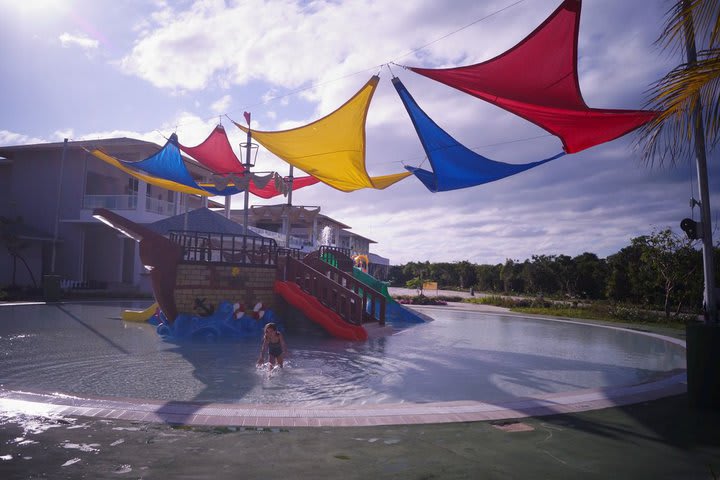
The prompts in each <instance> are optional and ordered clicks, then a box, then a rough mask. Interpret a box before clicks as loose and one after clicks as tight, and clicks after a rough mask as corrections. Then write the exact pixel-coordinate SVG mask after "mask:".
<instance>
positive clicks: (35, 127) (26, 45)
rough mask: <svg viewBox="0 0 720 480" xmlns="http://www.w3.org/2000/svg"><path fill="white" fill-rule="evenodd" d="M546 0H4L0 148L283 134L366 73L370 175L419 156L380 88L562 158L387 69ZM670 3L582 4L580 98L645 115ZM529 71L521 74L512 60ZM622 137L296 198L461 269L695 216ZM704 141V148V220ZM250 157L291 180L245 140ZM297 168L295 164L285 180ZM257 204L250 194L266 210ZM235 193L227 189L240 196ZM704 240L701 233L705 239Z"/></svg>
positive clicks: (495, 41)
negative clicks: (493, 168)
mask: <svg viewBox="0 0 720 480" xmlns="http://www.w3.org/2000/svg"><path fill="white" fill-rule="evenodd" d="M560 3H561V1H560V0H521V1H517V0H485V1H482V2H478V1H476V0H454V1H453V2H438V1H434V0H406V1H403V2H387V1H386V0H352V1H342V0H318V1H313V0H311V1H299V0H298V1H293V0H272V1H270V0H267V1H264V0H236V1H231V0H225V1H222V0H198V1H191V0H178V1H164V0H132V1H123V2H118V1H110V0H24V1H16V0H0V58H2V59H3V61H2V62H0V88H1V89H2V92H3V95H2V98H3V101H2V108H0V145H21V144H30V143H39V142H57V141H62V139H63V138H68V139H70V140H71V141H72V140H92V139H100V138H108V137H132V138H138V139H144V140H149V141H153V142H156V143H158V144H159V145H163V144H164V143H165V138H166V137H168V136H169V135H170V134H171V133H173V132H177V134H178V137H179V140H180V143H182V144H183V145H188V146H193V145H197V144H199V143H201V142H202V141H203V140H204V139H205V138H206V137H207V135H209V133H210V132H211V131H212V129H213V127H214V126H215V125H217V124H218V123H222V124H223V125H224V126H225V127H226V130H227V132H228V134H229V137H230V141H231V144H232V145H233V146H234V147H235V149H236V153H238V154H239V152H238V150H239V147H238V145H239V143H240V142H242V141H244V140H245V139H244V134H242V133H241V132H240V130H239V129H237V128H236V127H235V126H234V125H232V123H231V121H230V119H232V120H235V121H237V122H238V123H244V120H243V112H244V111H249V112H251V114H252V119H253V123H252V127H253V128H254V129H258V130H282V129H287V128H292V127H295V126H300V125H304V124H307V123H310V122H312V121H314V120H317V119H319V118H321V117H322V116H324V115H327V114H328V113H330V112H332V111H333V110H335V109H337V108H338V107H339V106H341V105H342V104H343V103H344V102H345V101H347V100H348V99H349V98H350V97H352V96H353V95H354V94H355V93H356V92H357V91H358V90H359V89H360V88H361V87H362V86H363V85H364V84H365V83H366V82H367V81H368V80H369V79H370V77H371V76H372V75H375V74H378V73H379V75H380V83H379V86H378V89H377V91H376V93H375V96H374V97H373V101H372V103H371V105H370V110H369V113H368V119H367V125H366V142H367V155H366V165H367V170H368V173H369V174H370V175H371V176H376V175H384V174H390V173H399V172H402V171H404V168H403V167H404V166H405V165H409V166H419V165H421V164H423V162H424V165H423V166H424V167H425V168H427V167H428V164H427V160H426V159H425V155H424V152H423V150H422V146H421V144H420V141H419V140H418V137H417V135H416V133H415V131H414V129H413V127H412V123H411V121H410V119H409V117H408V116H407V113H406V112H405V109H404V107H403V105H402V103H401V101H400V99H399V97H398V95H397V93H396V92H395V90H394V88H393V87H392V83H391V78H392V76H393V75H396V76H398V77H399V78H400V79H401V80H402V82H403V83H404V84H405V86H406V87H407V89H408V90H409V92H410V93H411V94H412V95H413V97H414V98H415V100H416V101H417V102H418V104H419V105H420V107H421V108H422V109H423V110H424V111H425V112H426V113H427V114H428V115H429V116H430V117H431V118H433V120H434V121H435V122H436V123H438V124H439V125H440V126H441V127H442V128H443V129H444V130H446V131H447V132H448V133H449V134H450V135H452V136H453V137H455V138H456V139H457V140H458V141H459V142H460V143H462V144H464V145H466V146H467V147H469V148H472V149H473V150H475V151H476V152H478V153H480V154H482V155H484V156H486V157H489V158H491V159H493V160H497V161H501V162H506V163H528V162H532V161H536V160H540V159H543V158H547V157H549V156H552V155H554V154H556V153H559V152H560V151H562V145H561V142H560V140H559V139H558V138H556V137H554V136H552V135H550V134H548V133H547V132H545V131H544V130H542V129H540V128H539V127H537V126H535V125H533V124H531V123H530V122H527V121H525V120H523V119H521V118H519V117H516V116H514V115H512V114H510V113H508V112H506V111H504V110H502V109H500V108H498V107H495V106H492V105H490V104H487V103H485V102H483V101H481V100H479V99H476V98H474V97H471V96H468V95H465V94H463V93H461V92H459V91H457V90H455V89H452V88H449V87H446V86H444V85H441V84H439V83H436V82H434V81H432V80H430V79H427V78H425V77H421V76H420V75H417V74H415V73H413V72H411V71H410V70H405V69H403V68H402V67H401V66H398V65H407V66H421V67H430V68H444V67H454V66H461V65H469V64H473V63H477V62H481V61H484V60H488V59H490V58H492V57H494V56H496V55H498V54H500V53H502V52H504V51H506V50H507V49H509V48H511V47H513V46H514V45H515V44H516V43H517V42H519V41H521V40H522V39H523V38H524V37H525V36H527V35H528V34H529V33H530V32H531V31H532V30H534V29H535V28H536V27H537V26H538V25H540V24H541V23H542V22H543V20H545V18H547V16H548V15H550V14H551V13H552V12H553V11H554V10H555V9H556V8H557V7H558V6H559V5H560ZM670 5H671V4H670V3H669V2H668V1H666V0H635V1H632V2H628V1H627V0H585V1H584V2H583V6H582V15H581V20H580V37H579V43H578V52H579V53H578V71H579V81H580V88H581V91H582V93H583V96H584V98H585V101H586V103H587V104H588V105H589V106H590V107H597V108H626V109H639V108H643V106H644V105H645V103H646V101H647V91H648V89H649V88H650V87H651V85H652V84H653V83H654V82H656V81H657V80H658V79H660V78H661V77H662V75H664V74H665V73H666V72H667V71H669V70H670V69H671V68H672V67H673V66H675V65H677V64H679V63H681V62H682V61H683V59H682V58H681V56H680V54H679V53H678V52H676V51H668V50H663V49H661V48H660V47H659V46H658V45H657V44H656V40H657V38H658V37H659V35H660V32H661V30H662V26H663V22H664V19H665V13H666V11H667V10H668V9H669V7H670ZM528 75H532V72H528ZM637 139H638V137H637V135H636V134H633V133H631V134H629V135H627V136H625V137H623V138H620V139H617V140H614V141H612V142H609V143H605V144H603V145H598V146H595V147H593V148H590V149H588V150H585V151H582V152H579V153H576V154H572V155H566V156H564V157H562V158H560V159H558V160H555V161H553V162H550V163H548V164H545V165H542V166H540V167H537V168H534V169H531V170H529V171H526V172H524V173H521V174H518V175H514V176H511V177H508V178H505V179H503V180H500V181H497V182H493V183H490V184H486V185H482V186H477V187H474V188H468V189H463V190H456V191H451V192H441V193H431V192H429V191H428V190H427V189H426V188H425V187H424V186H423V185H422V183H421V182H420V181H419V180H417V179H416V178H414V177H409V178H407V179H405V180H403V181H401V182H399V183H397V184H395V185H393V186H391V187H389V188H387V189H385V190H368V189H365V190H360V191H356V192H352V193H344V192H340V191H337V190H334V189H332V188H331V187H329V186H326V185H323V184H318V185H315V186H312V187H307V188H304V189H301V190H298V191H296V192H294V194H293V204H294V205H307V206H320V207H321V209H322V210H321V211H322V213H323V214H325V215H327V216H329V217H331V218H334V219H336V220H338V221H340V222H342V223H344V224H346V225H350V226H351V227H352V229H351V231H352V232H354V233H357V234H359V235H362V236H364V237H367V238H370V239H372V240H374V241H376V242H377V244H374V245H372V247H371V252H373V253H377V254H379V255H382V256H384V257H387V258H389V259H390V262H391V264H394V265H397V264H403V263H407V262H409V261H426V260H428V261H431V262H455V261H463V260H467V261H470V262H472V263H477V264H495V263H502V262H504V261H505V260H506V259H515V260H520V261H522V260H525V259H528V258H531V257H532V256H533V255H541V254H542V255H559V254H564V255H570V256H575V255H579V254H582V253H583V252H592V253H595V254H597V255H598V256H600V257H603V258H604V257H607V256H608V255H611V254H613V253H616V252H617V251H619V250H620V249H621V248H623V247H625V246H627V245H629V244H630V240H631V239H632V238H634V237H637V236H640V235H646V234H650V233H652V232H653V231H654V230H658V229H662V228H666V227H672V228H673V229H674V230H676V231H679V227H678V225H679V223H680V220H681V219H683V218H685V217H691V216H694V218H695V219H696V220H697V219H699V211H698V209H697V208H695V209H694V211H693V210H692V209H691V207H690V199H691V197H695V198H699V194H698V193H697V174H696V172H695V168H694V165H693V163H692V162H690V163H681V164H679V165H676V166H670V165H658V164H655V165H652V166H651V165H648V164H646V163H644V162H643V161H642V159H641V156H640V153H639V151H638V149H637V148H636V144H637ZM717 156H718V155H717V153H712V154H711V156H710V157H709V164H710V187H711V208H712V210H713V222H714V224H715V225H717V223H718V219H717V216H716V214H715V212H716V211H717V206H718V205H717V200H718V189H719V188H720V185H719V184H718V182H717V175H718V173H719V168H720V165H718V158H717ZM255 170H257V171H277V172H279V173H281V174H283V175H286V174H287V173H288V165H287V164H286V163H284V162H282V161H281V160H279V159H278V158H276V157H274V155H272V154H271V153H269V152H268V151H266V150H264V149H263V148H262V147H260V149H259V154H258V158H257V163H256V167H255ZM299 173H300V172H298V171H297V170H296V175H297V174H299ZM284 201H285V200H284V199H283V198H282V197H280V198H275V199H272V200H261V199H258V198H253V197H252V196H251V204H257V205H260V204H276V203H281V202H284ZM242 206H243V196H242V195H238V196H236V197H235V198H233V200H232V207H233V208H242ZM715 236H716V237H717V233H716V235H715Z"/></svg>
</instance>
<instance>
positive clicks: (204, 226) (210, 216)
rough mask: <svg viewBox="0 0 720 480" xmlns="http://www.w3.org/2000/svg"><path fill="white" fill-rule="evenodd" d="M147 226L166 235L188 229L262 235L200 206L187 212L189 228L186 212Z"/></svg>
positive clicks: (254, 235)
mask: <svg viewBox="0 0 720 480" xmlns="http://www.w3.org/2000/svg"><path fill="white" fill-rule="evenodd" d="M146 227H147V228H149V229H150V230H152V231H154V232H157V233H159V234H162V235H166V234H167V233H168V232H170V231H171V230H176V231H183V230H188V231H194V232H207V233H222V234H229V235H248V236H252V237H260V236H261V235H258V234H257V233H255V232H253V231H251V230H249V229H248V231H247V233H245V231H244V229H243V226H242V225H240V224H239V223H236V222H233V221H232V220H229V219H227V218H225V217H224V216H223V215H221V214H219V213H215V212H213V211H212V210H209V209H207V208H198V209H197V210H191V211H189V212H187V228H186V227H185V214H184V213H181V214H180V215H175V216H174V217H168V218H164V219H162V220H158V221H157V222H154V223H151V224H149V225H146Z"/></svg>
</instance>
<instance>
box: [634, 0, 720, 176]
mask: <svg viewBox="0 0 720 480" xmlns="http://www.w3.org/2000/svg"><path fill="white" fill-rule="evenodd" d="M693 37H694V38H693ZM687 38H691V39H693V40H694V41H692V42H688V41H687ZM696 42H697V44H698V47H699V48H697V51H695V50H696V46H695V44H696ZM658 43H659V44H660V45H662V46H663V47H664V48H666V49H671V50H682V49H685V50H686V58H687V59H688V60H687V61H686V62H685V63H683V64H680V65H678V66H677V67H675V68H674V69H673V70H672V71H670V72H669V73H668V74H666V75H665V76H664V77H663V78H662V79H660V80H659V81H658V82H657V83H655V84H654V85H653V86H652V87H651V89H650V100H649V102H648V107H649V108H651V109H653V110H657V111H659V112H660V113H659V115H658V116H657V117H656V118H655V119H654V120H653V121H651V122H650V123H648V124H646V125H645V126H644V127H643V128H642V129H641V130H640V137H639V139H640V143H641V144H642V148H643V158H644V159H645V160H646V161H647V162H648V163H650V164H652V163H654V162H656V161H657V162H659V163H663V162H664V161H666V160H670V161H671V162H673V163H675V162H677V161H679V160H683V159H691V158H693V156H694V154H695V150H694V141H693V137H694V130H695V121H701V122H702V125H703V126H704V131H705V135H706V139H707V143H708V145H709V147H710V148H711V149H712V148H714V147H715V146H716V145H717V143H718V140H719V139H720V137H719V134H720V0H676V1H675V3H674V4H673V6H672V7H671V9H670V10H669V11H668V20H667V23H666V24H665V28H664V30H663V32H662V34H661V36H660V38H659V39H658ZM691 50H692V51H691ZM695 56H696V57H697V58H696V59H693V57H695ZM701 105H702V108H700V106H701ZM696 109H697V110H698V111H697V112H696ZM696 113H699V115H697V116H696ZM696 119H697V120H696Z"/></svg>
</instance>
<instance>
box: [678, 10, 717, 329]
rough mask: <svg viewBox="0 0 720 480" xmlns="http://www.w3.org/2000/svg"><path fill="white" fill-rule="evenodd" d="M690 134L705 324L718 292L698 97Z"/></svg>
mask: <svg viewBox="0 0 720 480" xmlns="http://www.w3.org/2000/svg"><path fill="white" fill-rule="evenodd" d="M689 6H690V0H683V2H682V7H683V9H684V11H685V12H686V15H688V17H687V18H686V19H685V20H686V21H685V50H686V53H687V63H688V66H692V65H694V64H695V62H696V61H697V52H696V50H695V27H694V24H693V20H692V16H691V13H690V9H689ZM692 123H693V133H694V137H695V141H694V143H695V161H696V165H697V175H698V189H699V191H700V221H701V223H702V252H703V271H704V280H705V292H704V299H705V311H706V319H705V321H706V323H715V324H716V323H718V306H717V292H716V291H715V259H714V257H715V254H714V250H713V241H712V224H711V217H710V193H709V189H708V170H707V158H706V154H705V130H704V128H703V124H702V104H701V103H700V97H699V96H698V97H697V98H696V99H695V105H694V107H693V112H692Z"/></svg>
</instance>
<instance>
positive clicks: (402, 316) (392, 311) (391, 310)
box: [353, 268, 426, 323]
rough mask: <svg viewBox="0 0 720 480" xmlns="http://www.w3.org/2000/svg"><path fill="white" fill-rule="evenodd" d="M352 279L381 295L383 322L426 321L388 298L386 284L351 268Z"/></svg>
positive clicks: (357, 269)
mask: <svg viewBox="0 0 720 480" xmlns="http://www.w3.org/2000/svg"><path fill="white" fill-rule="evenodd" d="M353 277H354V278H355V279H356V280H359V281H360V282H362V283H364V284H365V285H367V286H368V287H370V288H372V289H373V290H377V291H378V292H380V293H382V294H383V296H384V297H385V298H386V299H387V302H385V320H386V321H387V322H390V323H423V322H425V321H426V319H425V318H423V317H422V316H420V315H418V314H417V313H416V312H414V311H412V310H410V309H409V308H406V307H405V306H403V305H400V304H399V303H398V302H396V301H395V299H393V298H392V297H391V296H390V293H389V292H388V288H387V283H385V282H383V281H380V280H378V279H377V278H375V277H373V276H372V275H369V274H367V273H365V272H363V271H362V270H360V269H359V268H353Z"/></svg>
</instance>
